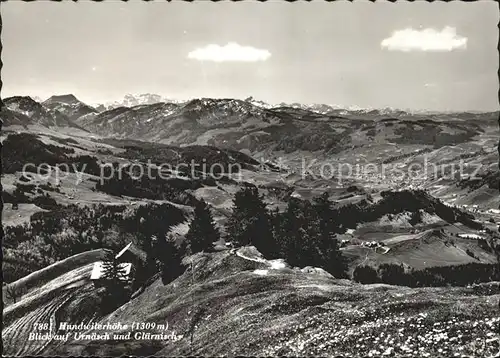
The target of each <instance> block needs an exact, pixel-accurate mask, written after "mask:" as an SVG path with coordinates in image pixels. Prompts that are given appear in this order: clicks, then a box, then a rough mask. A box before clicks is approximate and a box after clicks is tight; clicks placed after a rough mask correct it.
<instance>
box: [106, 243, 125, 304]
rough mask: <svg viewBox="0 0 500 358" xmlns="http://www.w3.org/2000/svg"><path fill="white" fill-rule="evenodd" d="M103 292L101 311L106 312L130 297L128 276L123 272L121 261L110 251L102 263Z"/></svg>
mask: <svg viewBox="0 0 500 358" xmlns="http://www.w3.org/2000/svg"><path fill="white" fill-rule="evenodd" d="M102 269H103V274H102V280H103V282H104V288H105V290H104V292H103V299H102V305H101V306H102V309H103V311H104V312H103V313H108V312H111V311H113V310H114V309H116V308H117V307H119V306H121V305H122V304H124V303H125V302H127V301H128V299H129V298H130V283H131V282H130V278H129V276H128V275H127V274H126V273H125V271H124V268H123V266H122V263H121V262H120V261H119V260H118V259H117V258H116V257H115V254H114V253H113V252H112V251H109V252H107V253H106V257H105V259H104V260H103V263H102Z"/></svg>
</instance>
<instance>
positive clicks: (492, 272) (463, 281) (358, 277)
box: [353, 263, 500, 287]
mask: <svg viewBox="0 0 500 358" xmlns="http://www.w3.org/2000/svg"><path fill="white" fill-rule="evenodd" d="M353 280H355V281H357V282H360V283H363V284H370V283H386V284H389V285H401V286H409V287H429V286H431V287H432V286H436V287H439V286H447V285H451V286H467V285H470V284H474V283H481V282H489V281H497V280H500V274H499V272H498V269H497V264H483V263H469V264H463V265H453V266H437V267H429V268H425V269H422V270H416V269H411V268H406V269H405V267H403V266H402V265H397V264H382V265H380V266H378V267H377V268H374V267H371V266H365V265H362V266H358V267H356V269H355V270H354V272H353Z"/></svg>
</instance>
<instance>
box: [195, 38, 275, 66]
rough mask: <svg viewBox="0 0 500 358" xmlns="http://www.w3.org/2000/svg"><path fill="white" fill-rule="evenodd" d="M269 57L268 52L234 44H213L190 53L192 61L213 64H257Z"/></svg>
mask: <svg viewBox="0 0 500 358" xmlns="http://www.w3.org/2000/svg"><path fill="white" fill-rule="evenodd" d="M269 57H271V53H270V52H269V51H268V50H262V49H258V48H255V47H251V46H241V45H238V44H237V43H234V42H230V43H228V44H227V45H224V46H219V45H214V44H211V45H207V46H205V47H200V48H197V49H196V50H193V51H191V52H190V53H188V58H190V59H193V60H198V61H213V62H229V61H233V62H257V61H266V60H267V59H268V58H269Z"/></svg>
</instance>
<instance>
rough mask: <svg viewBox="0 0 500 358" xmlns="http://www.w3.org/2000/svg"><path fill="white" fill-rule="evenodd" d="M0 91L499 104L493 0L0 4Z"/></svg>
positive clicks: (398, 104)
mask: <svg viewBox="0 0 500 358" xmlns="http://www.w3.org/2000/svg"><path fill="white" fill-rule="evenodd" d="M0 8H1V12H2V18H3V33H2V40H3V46H4V47H3V53H2V59H3V63H4V67H3V70H2V79H3V85H4V87H3V89H2V96H3V97H7V96H12V95H36V96H39V97H42V98H43V99H45V98H47V97H48V96H50V95H52V94H64V93H73V94H75V95H76V96H77V97H79V98H80V99H81V100H83V101H86V102H89V103H95V102H106V101H109V100H115V99H119V98H121V97H123V96H124V95H125V94H127V93H157V94H161V95H164V96H169V97H172V98H178V99H189V98H193V97H233V98H246V97H248V96H253V97H254V98H256V99H259V100H263V101H266V102H270V103H278V102H281V101H285V102H302V103H328V104H334V105H342V106H353V105H357V106H360V107H377V108H381V107H395V108H401V109H406V108H409V109H424V110H425V109H427V110H457V111H460V110H497V109H498V108H499V105H498V78H497V68H498V63H499V59H498V52H497V42H498V39H497V36H498V33H497V31H498V28H497V23H498V21H499V14H498V5H497V4H496V3H495V2H493V1H480V2H475V3H464V2H459V1H454V2H451V3H445V2H433V3H427V2H421V3H410V2H406V1H401V2H396V3H388V2H376V3H370V2H366V1H360V0H358V1H356V2H354V3H349V2H340V1H339V2H334V3H327V2H324V1H318V2H312V3H286V2H284V1H283V2H281V1H280V2H266V3H259V2H253V1H252V2H250V1H248V2H239V3H233V2H224V3H212V2H203V1H199V2H194V3H187V2H172V3H167V2H164V1H156V2H152V3H145V2H134V0H132V1H131V2H129V3H122V2H118V1H106V2H104V3H91V2H84V1H80V2H78V3H73V2H69V1H68V2H65V3H56V2H48V1H37V2H30V3H25V2H20V1H19V2H18V1H9V2H7V3H2V5H1V7H0Z"/></svg>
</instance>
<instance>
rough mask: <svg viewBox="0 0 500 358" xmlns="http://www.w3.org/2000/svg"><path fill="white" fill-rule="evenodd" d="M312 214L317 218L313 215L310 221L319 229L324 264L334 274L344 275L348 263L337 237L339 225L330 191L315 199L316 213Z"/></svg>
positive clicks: (320, 249) (320, 248) (319, 244)
mask: <svg viewBox="0 0 500 358" xmlns="http://www.w3.org/2000/svg"><path fill="white" fill-rule="evenodd" d="M312 215H313V216H315V218H314V217H311V218H310V220H309V222H310V223H311V224H312V225H311V226H312V227H316V228H318V229H319V233H318V234H319V235H318V249H319V252H320V254H319V255H320V260H321V261H322V262H323V265H322V266H323V267H324V268H325V270H327V271H328V272H330V273H331V274H332V275H334V276H336V277H344V276H345V274H346V270H347V264H346V262H345V259H344V257H343V256H342V253H341V252H340V250H339V246H338V242H337V239H336V231H337V225H336V223H335V220H334V219H335V212H334V210H333V208H332V202H331V201H330V199H329V197H328V193H326V192H325V193H323V194H322V195H321V196H319V197H316V198H315V199H314V214H312ZM315 223H316V224H315Z"/></svg>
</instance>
